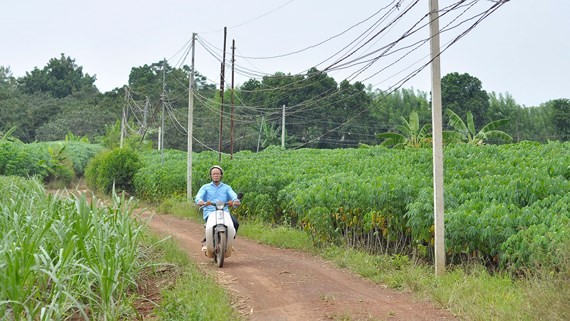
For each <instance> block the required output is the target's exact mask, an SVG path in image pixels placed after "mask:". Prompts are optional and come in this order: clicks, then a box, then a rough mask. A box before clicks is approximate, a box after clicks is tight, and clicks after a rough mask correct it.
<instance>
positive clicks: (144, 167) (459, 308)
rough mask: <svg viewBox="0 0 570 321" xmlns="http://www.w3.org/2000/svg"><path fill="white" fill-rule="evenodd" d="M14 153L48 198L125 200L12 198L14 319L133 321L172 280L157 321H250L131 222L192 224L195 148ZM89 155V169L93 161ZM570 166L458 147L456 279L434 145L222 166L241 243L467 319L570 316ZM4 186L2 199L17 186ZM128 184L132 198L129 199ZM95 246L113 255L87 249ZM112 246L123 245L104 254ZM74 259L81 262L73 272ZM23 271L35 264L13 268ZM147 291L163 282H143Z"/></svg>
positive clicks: (14, 163) (199, 167)
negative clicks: (436, 221)
mask: <svg viewBox="0 0 570 321" xmlns="http://www.w3.org/2000/svg"><path fill="white" fill-rule="evenodd" d="M0 144H1V145H2V147H3V148H2V149H1V151H0V174H1V175H11V176H12V177H13V176H14V175H17V176H24V177H30V176H34V177H36V178H35V180H32V182H35V183H34V184H35V186H39V187H41V185H43V184H48V185H52V186H58V184H59V183H58V182H61V184H63V185H64V186H69V184H73V182H71V183H68V180H67V178H66V177H68V170H71V171H72V172H73V173H84V174H83V175H84V177H85V181H86V182H87V183H88V184H89V187H90V188H92V189H94V190H96V191H98V192H101V193H105V194H107V193H110V194H109V196H110V197H111V199H112V200H114V201H115V203H113V204H115V205H112V206H106V207H105V206H104V207H103V209H102V210H101V211H99V210H96V209H95V208H93V207H92V206H93V205H92V204H90V203H88V202H87V201H86V200H81V199H79V200H78V202H79V203H78V204H75V205H74V203H69V204H68V203H66V202H64V201H55V200H54V201H49V199H50V198H49V197H48V198H47V201H46V200H44V198H42V197H41V195H42V194H45V193H44V191H42V190H41V189H40V188H39V187H34V188H31V187H22V188H20V189H22V190H24V192H14V191H12V190H6V192H3V193H2V196H3V197H5V201H4V203H2V215H4V217H3V219H2V224H5V226H4V228H5V229H4V230H3V232H2V235H3V242H4V243H3V244H4V245H3V246H2V248H1V250H2V251H3V252H2V254H1V255H0V259H3V260H4V261H0V268H2V269H5V271H0V272H2V273H0V274H1V275H3V276H4V278H6V279H3V280H2V281H3V282H2V284H3V287H2V288H1V289H0V290H1V291H0V293H1V295H2V296H1V297H0V304H1V306H0V308H1V309H3V310H2V311H0V312H3V313H4V314H5V315H7V316H8V320H23V319H34V318H39V319H41V318H42V315H45V316H46V317H47V318H48V319H49V318H50V317H51V318H56V319H57V318H58V317H59V316H66V317H68V316H73V317H77V318H79V319H81V318H83V319H92V318H95V319H97V318H101V317H102V318H106V319H108V320H120V319H122V318H128V317H127V316H131V315H136V314H138V313H142V312H141V311H142V310H141V308H140V307H138V306H137V305H136V303H137V302H139V301H138V300H141V299H142V300H143V301H144V296H143V295H142V294H138V292H137V290H138V288H137V286H136V285H137V284H139V282H137V280H140V279H139V278H143V280H146V281H148V280H153V279H152V278H153V277H155V276H159V278H167V279H171V280H173V281H172V282H170V283H168V284H164V286H161V287H160V289H161V294H160V296H159V297H157V298H154V299H149V300H147V301H149V302H158V304H157V306H156V307H154V308H152V312H149V313H152V315H154V316H160V318H161V319H163V320H182V318H180V315H181V314H177V312H175V311H184V312H183V313H184V319H185V320H188V319H190V320H192V319H195V318H197V317H196V316H198V315H200V316H201V318H207V319H208V318H210V319H211V320H218V319H226V318H228V316H229V315H231V318H239V316H237V315H236V312H234V311H233V310H232V308H231V300H232V298H231V297H229V296H228V295H227V294H226V293H225V292H224V290H223V289H220V288H216V290H210V287H211V286H212V284H214V283H215V282H214V281H213V280H212V279H209V278H204V277H203V271H200V270H199V269H194V268H193V267H192V264H188V262H186V261H178V259H175V258H169V256H170V254H166V253H170V252H171V251H173V249H169V248H170V247H173V245H172V244H171V243H169V242H158V241H156V240H155V241H150V242H149V243H145V242H144V240H143V239H146V237H143V235H145V234H144V233H143V229H142V228H141V227H140V226H139V225H137V224H135V223H132V222H130V221H129V220H127V219H126V218H127V217H130V216H131V215H129V214H128V213H129V210H127V208H128V206H126V205H127V203H128V202H127V201H126V200H125V197H128V196H127V195H131V196H134V197H136V198H137V199H140V200H142V201H147V202H150V204H151V205H152V206H159V207H160V211H163V212H169V213H179V215H182V216H185V217H187V216H188V214H180V213H188V212H192V211H193V209H194V207H193V206H192V205H191V203H189V202H188V201H187V200H186V199H185V194H186V173H185V169H186V153H185V152H181V151H176V150H166V151H165V152H164V153H161V152H158V151H150V150H146V149H144V148H143V149H139V150H136V149H130V148H125V149H117V148H115V149H107V148H104V147H101V146H99V145H94V146H97V147H93V145H92V144H89V143H87V142H81V141H75V140H72V141H69V140H68V141H66V142H58V143H57V144H55V145H53V144H44V143H33V144H24V143H22V142H17V141H11V140H6V139H3V140H0ZM42 144H44V145H42ZM70 146H74V147H73V148H71V147H70ZM50 148H51V150H50ZM54 148H57V150H56V149H54ZM72 149H75V151H74V152H71V151H72ZM76 155H80V156H81V157H80V159H87V160H88V161H79V160H77V159H75V157H77V156H76ZM568 155H570V145H569V143H568V142H565V143H560V142H549V143H548V144H539V143H533V142H523V143H517V144H509V145H500V146H498V145H485V144H479V143H477V144H455V145H450V146H447V147H446V149H445V157H446V158H445V161H446V163H445V166H446V177H445V183H446V195H445V196H446V199H445V200H446V220H447V221H446V228H447V231H446V241H447V243H446V249H447V254H448V255H447V258H448V264H449V265H448V271H447V273H446V274H445V275H444V276H441V277H435V276H434V273H433V271H432V267H431V261H432V260H433V251H432V244H433V222H432V221H433V220H432V213H433V204H432V202H433V200H432V196H431V195H432V191H431V188H432V187H431V178H430V177H431V176H430V175H431V171H430V169H431V161H430V160H431V153H430V150H429V149H428V148H404V149H388V148H385V147H383V146H363V147H362V148H358V149H335V150H322V149H302V150H282V149H280V148H277V147H269V148H267V149H265V150H264V151H263V152H260V153H252V152H249V151H242V152H239V153H236V154H235V155H234V157H233V159H229V158H228V157H227V156H226V155H224V158H223V159H222V161H221V162H220V164H221V165H222V166H223V167H224V168H225V172H226V175H225V177H224V180H225V181H226V182H228V183H229V184H231V185H232V186H233V187H234V188H235V189H237V190H239V191H241V192H244V193H245V197H244V201H243V204H242V206H240V207H239V208H238V209H237V211H236V212H235V213H236V214H237V215H238V217H239V218H240V220H241V221H242V222H243V223H244V224H243V228H242V229H241V230H240V234H241V235H242V237H250V238H253V239H256V240H258V241H260V242H262V243H266V244H270V245H272V246H279V247H289V248H296V249H300V250H304V251H310V252H312V253H316V254H319V255H321V256H322V257H324V258H326V259H328V260H331V261H334V262H336V264H338V265H339V266H340V267H342V268H347V269H351V270H353V271H354V272H355V273H358V274H360V275H362V276H363V277H366V278H370V279H371V280H373V281H375V282H378V283H381V284H385V285H387V286H390V287H393V288H396V289H400V290H402V291H412V292H414V293H416V295H417V296H418V297H419V298H422V299H426V300H430V301H432V302H434V303H436V304H438V305H440V306H442V307H444V308H446V309H449V310H450V311H451V312H453V313H455V314H456V315H458V316H459V317H460V318H462V319H466V320H541V319H544V320H566V319H568V318H569V310H568V309H569V308H568V307H567V304H565V302H567V301H568V299H569V289H570V284H569V279H570V276H569V273H570V272H569V271H568V266H569V257H570V253H569V250H568V248H569V246H568V244H569V242H570V241H569V236H570V233H569V231H570V223H569V222H570V217H569V215H570V214H569V213H570V211H569V210H568V204H570V199H569V197H570V159H569V158H568ZM217 157H218V155H217V153H214V152H201V153H197V154H196V155H195V157H194V158H193V159H194V162H193V177H194V180H193V190H194V191H195V190H197V187H199V186H200V185H201V184H203V183H205V182H207V181H208V180H209V178H208V175H207V172H208V168H209V167H210V166H211V164H214V163H218V158H217ZM292 164H294V167H293V166H292ZM58 178H61V181H58ZM10 179H12V178H10ZM20 179H21V178H20ZM16 180H18V179H16ZM5 182H6V183H4V181H3V182H2V185H0V186H1V188H13V186H14V185H13V184H12V183H8V181H5ZM26 184H27V183H25V184H24V185H25V186H27V185H26ZM16 185H19V183H18V184H16ZM113 186H115V188H117V187H119V188H120V189H121V190H122V191H124V192H125V193H128V194H121V195H123V197H122V198H118V197H117V196H116V195H114V194H113V190H114V188H113ZM17 195H21V197H23V199H19V198H18V197H20V196H17ZM27 197H31V198H32V199H33V200H34V201H33V202H32V201H30V200H29V199H27ZM59 204H63V205H59ZM32 205H33V206H38V207H31V206H32ZM13 206H16V207H15V208H13ZM62 206H63V209H61V207H62ZM68 210H69V211H68ZM76 210H77V211H78V212H79V213H81V215H84V216H85V217H84V219H85V220H84V221H82V220H78V219H77V218H75V216H77V215H78V214H76V213H75V211H76ZM38 213H41V214H42V215H44V214H45V217H40V216H39V214H38ZM56 213H62V214H63V217H60V216H58V215H56ZM86 213H88V214H89V215H87V214H86ZM81 215H80V216H81ZM193 216H194V217H197V214H193ZM81 217H82V218H83V216H81ZM119 218H120V219H119ZM66 220H69V221H66ZM38 222H39V223H38ZM11 224H16V225H15V226H16V227H14V226H12V225H11ZM74 224H75V225H74ZM114 224H116V225H114ZM46 226H47V227H48V228H46ZM75 226H79V227H82V226H83V227H85V228H84V229H81V230H84V231H85V232H84V233H86V234H85V235H83V236H81V235H82V234H78V233H77V232H76V231H75V230H73V229H71V230H70V227H73V228H75ZM38 229H39V230H38ZM99 229H108V231H100V230H99ZM14 231H22V233H16V232H14ZM71 232H73V233H71ZM74 233H76V234H74ZM104 233H109V234H104ZM46 235H54V236H53V237H44V236H46ZM93 235H95V236H93ZM125 235H128V236H129V237H130V238H125V237H122V236H125ZM39 236H42V238H41V240H40V239H39ZM16 237H21V240H17V239H16ZM84 239H89V240H91V239H93V241H95V242H99V243H95V244H94V245H85V246H83V247H76V246H75V245H76V244H80V245H81V244H82V243H81V242H80V241H78V240H84ZM103 239H104V240H106V241H107V240H110V241H112V242H110V243H109V244H110V245H105V244H106V243H105V244H103V242H102V241H101V240H103ZM49 240H52V241H49ZM43 242H48V243H45V244H44V243H43ZM49 242H51V243H49ZM113 242H117V243H116V245H113V244H115V243H113ZM122 242H126V243H127V244H126V245H123V243H122ZM62 244H65V246H64V245H62ZM68 244H71V245H68ZM156 244H160V245H161V246H162V245H166V244H170V245H167V248H161V249H160V250H158V252H162V253H163V254H160V255H158V254H157V252H155V250H157V249H159V247H158V246H157V245H156ZM66 246H68V247H66ZM58 249H63V250H58ZM91 250H92V251H93V253H91V252H90V251H91ZM38 251H39V252H38ZM67 254H69V257H70V258H73V259H74V260H79V261H78V262H74V263H71V261H70V262H69V263H68V261H67V260H68V259H67V256H66V255H67ZM80 254H81V255H83V254H85V256H86V257H82V256H80ZM116 254H123V255H127V257H128V258H129V260H126V259H117V258H115V255H116ZM12 255H20V257H21V259H16V258H15V257H12ZM89 255H91V256H89ZM107 255H108V256H107ZM178 256H183V255H178ZM111 257H112V258H111ZM149 257H152V260H147V258H149ZM173 257H176V255H174V256H173ZM108 260H109V261H110V262H112V263H113V262H115V263H116V265H112V266H111V267H112V268H113V269H111V270H109V269H104V268H103V264H102V263H101V262H103V261H105V262H106V261H108ZM13 262H24V263H26V262H27V263H29V264H28V265H26V264H20V265H18V266H13ZM151 262H152V263H151ZM67 264H69V265H67ZM59 267H62V268H64V270H63V271H59V270H57V269H58V268H59ZM66 267H67V268H66ZM64 272H65V273H67V272H72V273H73V277H72V276H67V275H66V274H58V273H64ZM115 272H116V273H115ZM82 273H83V274H84V275H83V274H82ZM104 273H107V274H104ZM109 273H111V274H109ZM123 273H126V274H123ZM10 275H15V277H14V280H9V279H7V278H8V277H9V276H10ZM22 277H25V278H22ZM74 277H77V280H76V281H74V280H73V278H74ZM198 279H200V282H201V281H202V279H204V280H205V282H206V283H204V284H202V283H200V282H199V281H198ZM55 280H57V282H56V281H55ZM109 280H113V281H112V282H109ZM118 280H120V281H118ZM69 281H71V282H77V283H78V286H77V288H78V289H83V293H80V294H76V293H75V292H71V291H70V290H69V289H70V288H71V287H72V286H71V285H68V284H66V283H65V282H69ZM18 282H20V283H18ZM22 282H24V283H22ZM208 282H211V283H208ZM116 283H121V284H120V286H118V285H117V284H116ZM148 283H152V282H144V284H148ZM60 284H61V285H60ZM73 284H75V283H73ZM4 285H5V286H4ZM81 286H83V287H81ZM194 287H196V288H194ZM73 288H75V285H74V286H73ZM201 288H208V289H209V290H208V291H209V294H211V295H212V296H209V295H208V296H204V295H201V291H203V290H200V289H201ZM189 289H192V290H191V291H189ZM51 291H53V292H51ZM58 291H60V292H58ZM193 291H195V292H193ZM212 302H216V307H215V308H214V307H213V306H212V305H213V304H212ZM219 302H224V303H222V304H220V303H219ZM119 303H120V304H119ZM87 307H88V308H87ZM218 308H220V309H219V310H218ZM205 315H206V317H204V316H205Z"/></svg>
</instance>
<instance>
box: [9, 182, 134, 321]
mask: <svg viewBox="0 0 570 321" xmlns="http://www.w3.org/2000/svg"><path fill="white" fill-rule="evenodd" d="M141 234H142V233H141V227H140V226H138V224H136V223H135V221H134V218H133V217H132V216H131V213H130V210H129V205H128V204H127V203H126V202H125V201H124V199H119V198H116V199H115V203H114V204H113V205H111V206H102V207H101V204H97V201H96V200H93V201H92V200H89V201H88V199H87V197H86V196H85V195H83V196H76V197H75V198H71V199H69V198H67V197H61V198H60V197H58V196H53V195H46V191H45V189H44V187H43V185H42V183H41V182H40V181H38V180H34V179H25V178H21V177H15V176H11V177H8V176H0V236H1V238H0V315H2V316H3V318H2V320H64V319H68V318H70V317H71V318H72V319H82V320H83V319H85V320H88V319H92V320H120V319H122V317H124V316H128V315H129V313H132V307H131V306H130V305H129V302H130V301H129V294H128V293H133V291H132V290H133V288H134V287H135V285H136V284H135V277H136V276H137V274H138V273H139V272H140V271H141V269H142V268H143V263H141V262H143V261H142V260H141V259H140V258H141V256H142V255H143V253H142V252H141V248H140V244H139V243H140V242H139V238H140V236H141Z"/></svg>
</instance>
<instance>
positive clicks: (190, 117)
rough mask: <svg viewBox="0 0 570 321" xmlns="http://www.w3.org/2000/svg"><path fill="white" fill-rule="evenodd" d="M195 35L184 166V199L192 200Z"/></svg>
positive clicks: (193, 37)
mask: <svg viewBox="0 0 570 321" xmlns="http://www.w3.org/2000/svg"><path fill="white" fill-rule="evenodd" d="M195 43H196V33H193V34H192V58H191V59H192V60H191V65H190V77H189V80H188V163H187V164H186V165H187V166H186V198H187V199H188V200H189V201H191V200H192V135H193V134H192V132H193V130H194V129H193V127H194V126H193V125H194V44H195Z"/></svg>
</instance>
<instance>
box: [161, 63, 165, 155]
mask: <svg viewBox="0 0 570 321" xmlns="http://www.w3.org/2000/svg"><path fill="white" fill-rule="evenodd" d="M165 63H166V58H164V60H163V61H162V94H161V95H160V102H161V105H162V126H161V128H162V130H161V132H160V135H161V137H162V139H161V142H162V144H161V145H160V163H161V164H164V104H165V100H166V66H165Z"/></svg>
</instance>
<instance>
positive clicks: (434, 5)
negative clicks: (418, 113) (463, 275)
mask: <svg viewBox="0 0 570 321" xmlns="http://www.w3.org/2000/svg"><path fill="white" fill-rule="evenodd" d="M429 1H430V3H429V11H430V13H429V17H430V48H431V59H432V62H431V76H432V86H431V103H432V109H431V118H432V143H433V204H434V225H435V236H434V237H435V248H434V250H435V274H436V275H442V274H443V273H444V272H445V228H444V219H443V135H442V111H441V67H440V59H439V57H440V44H439V4H438V0H429Z"/></svg>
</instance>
